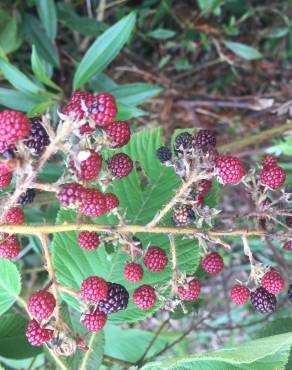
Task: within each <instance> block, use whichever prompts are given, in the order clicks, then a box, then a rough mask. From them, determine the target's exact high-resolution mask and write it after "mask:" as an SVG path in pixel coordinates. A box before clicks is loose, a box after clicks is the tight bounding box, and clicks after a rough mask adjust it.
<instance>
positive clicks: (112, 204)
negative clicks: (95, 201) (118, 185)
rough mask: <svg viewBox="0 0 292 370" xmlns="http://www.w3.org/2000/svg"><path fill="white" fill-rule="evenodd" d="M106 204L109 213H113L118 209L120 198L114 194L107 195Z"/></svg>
mask: <svg viewBox="0 0 292 370" xmlns="http://www.w3.org/2000/svg"><path fill="white" fill-rule="evenodd" d="M104 197H105V202H106V210H107V212H110V211H112V210H113V209H115V208H118V206H119V204H120V202H119V199H118V197H117V196H116V195H115V194H113V193H105V194H104Z"/></svg>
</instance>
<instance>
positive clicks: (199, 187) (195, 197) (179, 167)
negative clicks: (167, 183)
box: [156, 130, 245, 226]
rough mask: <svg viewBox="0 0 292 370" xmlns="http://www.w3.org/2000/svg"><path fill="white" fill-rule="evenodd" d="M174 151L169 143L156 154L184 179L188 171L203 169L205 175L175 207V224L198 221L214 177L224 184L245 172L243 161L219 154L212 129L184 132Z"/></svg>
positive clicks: (238, 180) (176, 141) (239, 177)
mask: <svg viewBox="0 0 292 370" xmlns="http://www.w3.org/2000/svg"><path fill="white" fill-rule="evenodd" d="M173 149H174V150H173V151H174V154H175V157H174V156H173V153H172V150H171V149H170V148H169V147H166V146H163V147H160V148H158V149H157V152H156V155H157V158H158V159H159V160H160V162H161V163H163V164H165V165H167V166H174V168H175V170H176V173H177V174H178V175H179V176H180V177H181V178H182V180H183V181H186V180H187V177H188V174H190V173H192V172H193V171H196V172H197V173H198V174H199V173H200V172H201V173H202V172H204V173H205V174H206V176H205V177H206V178H205V179H201V180H199V181H197V182H194V183H193V184H192V186H190V188H189V189H188V193H187V194H185V195H184V199H183V202H181V204H179V205H178V206H176V207H175V208H174V210H173V212H174V214H173V222H174V224H175V225H176V226H187V225H190V224H193V223H195V220H196V213H197V210H198V208H203V207H204V206H205V201H204V199H205V197H206V195H207V194H208V193H209V192H210V191H211V188H212V182H211V179H212V177H216V178H217V180H218V181H220V182H221V183H223V184H237V183H239V182H240V181H241V180H242V178H243V177H244V175H245V169H244V166H243V164H242V163H241V161H240V160H239V159H238V158H236V157H233V156H227V155H220V154H219V153H218V151H217V150H216V135H215V133H214V132H213V131H211V130H199V131H198V132H196V133H193V134H191V133H189V132H182V133H180V134H179V135H178V136H176V138H175V141H174V148H173Z"/></svg>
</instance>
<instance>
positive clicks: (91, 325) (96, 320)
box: [80, 310, 107, 333]
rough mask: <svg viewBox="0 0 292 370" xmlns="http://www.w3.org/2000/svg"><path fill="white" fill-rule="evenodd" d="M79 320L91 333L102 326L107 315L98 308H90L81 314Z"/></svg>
mask: <svg viewBox="0 0 292 370" xmlns="http://www.w3.org/2000/svg"><path fill="white" fill-rule="evenodd" d="M80 321H81V323H82V324H83V325H84V326H85V327H86V329H87V330H89V331H90V332H91V333H96V332H98V331H100V330H101V329H102V328H103V327H104V325H105V323H106V321H107V315H106V314H104V313H103V312H99V311H98V310H95V311H94V310H90V311H89V312H87V313H85V314H83V315H82V316H81V319H80Z"/></svg>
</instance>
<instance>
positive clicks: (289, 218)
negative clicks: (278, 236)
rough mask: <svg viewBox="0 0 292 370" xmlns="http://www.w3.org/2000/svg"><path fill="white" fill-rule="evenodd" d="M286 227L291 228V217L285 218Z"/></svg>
mask: <svg viewBox="0 0 292 370" xmlns="http://www.w3.org/2000/svg"><path fill="white" fill-rule="evenodd" d="M286 225H287V226H289V227H292V216H287V217H286Z"/></svg>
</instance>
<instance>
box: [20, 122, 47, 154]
mask: <svg viewBox="0 0 292 370" xmlns="http://www.w3.org/2000/svg"><path fill="white" fill-rule="evenodd" d="M30 124H31V136H30V139H29V140H27V141H25V145H26V146H27V147H28V148H29V149H31V151H32V153H33V154H37V155H39V154H42V153H43V151H44V150H45V148H46V147H47V146H48V145H49V144H50V138H49V135H48V134H47V131H46V130H45V129H44V127H43V125H42V120H41V118H40V117H34V118H31V119H30Z"/></svg>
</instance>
